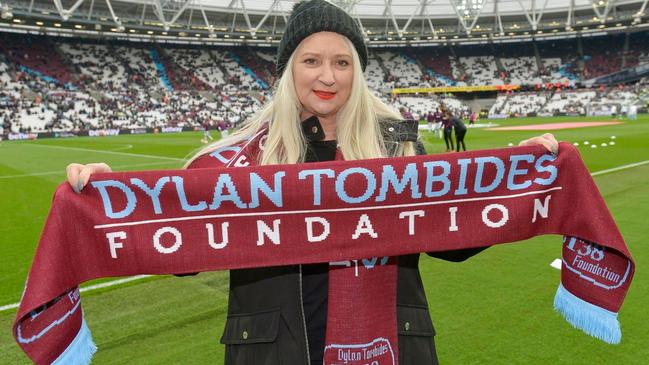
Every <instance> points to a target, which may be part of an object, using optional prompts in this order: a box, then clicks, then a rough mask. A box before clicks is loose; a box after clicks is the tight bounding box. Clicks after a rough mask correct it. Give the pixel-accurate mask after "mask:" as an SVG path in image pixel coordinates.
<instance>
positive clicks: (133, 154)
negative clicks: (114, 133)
mask: <svg viewBox="0 0 649 365" xmlns="http://www.w3.org/2000/svg"><path fill="white" fill-rule="evenodd" d="M23 146H31V147H44V148H59V149H64V150H75V151H84V152H95V153H103V154H107V155H119V156H131V157H141V158H153V159H159V160H170V161H185V159H183V158H176V157H164V156H155V155H143V154H139V153H128V152H116V151H103V150H94V149H91V148H80V147H64V146H52V145H45V144H43V145H40V144H35V143H24V144H23Z"/></svg>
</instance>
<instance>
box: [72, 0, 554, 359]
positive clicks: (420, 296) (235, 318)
mask: <svg viewBox="0 0 649 365" xmlns="http://www.w3.org/2000/svg"><path fill="white" fill-rule="evenodd" d="M367 61H368V55H367V49H366V46H365V42H364V37H363V34H362V32H361V31H360V29H359V27H358V26H357V24H356V22H355V21H354V20H353V19H352V18H351V17H350V16H349V15H348V14H347V13H345V11H343V10H342V9H340V8H339V7H337V6H335V5H332V4H330V3H328V2H326V1H324V0H311V1H307V2H302V3H299V4H297V5H296V6H295V8H294V9H293V12H292V13H291V16H290V18H289V21H288V24H287V27H286V32H285V34H284V37H283V39H282V41H281V43H280V46H279V49H278V61H277V73H276V74H277V81H276V84H275V90H274V97H273V99H272V101H270V102H268V103H267V104H266V105H265V106H264V107H263V108H262V109H261V110H260V111H259V112H257V113H256V114H255V115H253V116H252V117H251V118H250V119H249V121H248V122H247V124H246V125H245V126H244V127H243V128H241V129H240V130H239V131H237V132H236V133H234V134H232V135H231V136H229V137H227V138H224V139H222V140H219V141H217V142H214V143H212V144H210V145H208V146H206V147H205V148H203V149H202V150H201V151H199V152H198V153H197V154H196V155H195V156H194V157H193V158H191V159H190V160H189V161H188V162H187V164H186V165H185V167H186V168H196V167H214V166H223V165H226V166H233V167H235V166H246V165H249V164H260V165H271V164H294V163H306V162H315V161H330V160H334V159H346V160H356V159H369V158H378V157H391V156H404V155H414V154H415V153H417V151H418V152H419V153H423V147H422V146H421V144H418V142H417V124H416V123H407V122H403V121H401V116H400V114H399V113H398V112H397V111H395V110H394V109H392V108H391V107H390V106H388V105H386V104H384V103H383V102H381V101H380V100H379V99H378V98H377V97H375V96H373V95H372V93H371V92H370V90H369V89H368V87H367V84H366V81H365V79H364V75H363V71H364V70H365V67H366V65H367ZM522 144H543V145H545V146H546V147H547V148H548V149H549V150H551V151H556V149H557V146H558V145H557V142H556V141H555V140H554V138H553V137H552V136H551V135H546V136H543V137H536V138H533V139H531V140H528V141H524V142H522ZM107 171H110V168H109V167H108V166H107V165H105V164H89V165H79V164H71V165H69V166H68V180H69V182H70V184H71V185H72V186H73V187H74V188H75V189H76V190H77V191H79V190H81V189H82V188H83V186H84V185H85V183H86V182H87V181H88V178H89V176H90V175H91V174H92V173H96V172H107ZM478 251H479V250H465V251H450V252H443V253H437V254H435V255H434V256H435V257H440V258H443V259H446V260H452V261H462V260H464V259H466V258H468V257H470V256H472V255H473V254H475V253H477V252H478ZM398 261H399V268H398V279H397V280H398V285H397V303H398V305H397V307H398V313H397V321H398V323H397V324H398V326H399V328H403V324H404V322H405V321H406V320H407V321H409V325H410V326H412V328H417V329H418V331H413V332H411V333H403V334H401V333H400V334H399V339H398V342H399V348H400V349H401V350H402V351H399V357H400V361H399V362H400V363H401V364H436V363H437V355H436V352H435V345H434V335H435V331H434V329H433V325H432V322H431V319H430V316H429V312H428V304H427V301H426V296H425V294H424V289H423V285H422V281H421V278H420V275H419V269H418V262H419V255H418V254H415V255H408V256H402V257H399V260H398ZM328 267H329V264H327V263H323V264H310V265H297V266H285V267H268V268H255V269H242V270H232V271H231V273H230V292H229V303H228V321H227V323H226V326H225V331H224V334H223V337H222V338H221V342H222V343H223V344H225V345H226V359H225V363H226V364H304V365H308V364H322V361H323V360H322V358H323V352H324V343H325V333H326V323H327V301H328V291H327V289H328ZM277 308H279V312H280V318H281V320H280V321H273V320H272V316H271V315H270V313H274V312H276V310H277ZM242 331H245V333H244V332H242ZM242 333H244V334H243V336H245V337H246V338H244V340H245V341H242V337H241V336H242ZM411 334H414V335H411Z"/></svg>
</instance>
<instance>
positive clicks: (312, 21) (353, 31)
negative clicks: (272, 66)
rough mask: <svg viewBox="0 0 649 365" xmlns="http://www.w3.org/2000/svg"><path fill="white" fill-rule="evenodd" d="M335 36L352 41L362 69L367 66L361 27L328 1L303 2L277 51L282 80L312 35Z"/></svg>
mask: <svg viewBox="0 0 649 365" xmlns="http://www.w3.org/2000/svg"><path fill="white" fill-rule="evenodd" d="M318 32H335V33H338V34H341V35H344V36H345V37H347V38H349V40H350V41H352V44H353V45H354V48H356V52H358V56H359V58H360V61H361V67H362V69H363V71H365V66H367V47H366V46H365V38H364V37H363V32H361V30H360V28H359V27H358V24H357V23H356V22H355V21H354V19H352V17H351V16H350V15H349V14H347V13H346V12H345V11H344V10H343V9H341V8H339V7H338V6H336V5H333V4H331V3H329V2H327V1H325V0H310V1H302V2H299V3H297V4H295V6H293V11H292V12H291V15H290V16H289V18H288V23H287V24H286V30H285V31H284V36H283V37H282V40H281V41H280V43H279V48H278V49H277V68H276V71H275V75H276V76H277V77H278V78H279V77H281V76H282V73H284V69H285V68H286V63H287V62H288V59H289V58H290V57H291V54H293V52H294V51H295V49H296V48H297V46H298V45H299V44H300V42H302V40H303V39H304V38H306V37H308V36H310V35H311V34H313V33H318Z"/></svg>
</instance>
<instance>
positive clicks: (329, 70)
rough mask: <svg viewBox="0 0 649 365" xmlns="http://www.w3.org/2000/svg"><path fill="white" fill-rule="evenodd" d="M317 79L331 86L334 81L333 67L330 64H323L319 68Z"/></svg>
mask: <svg viewBox="0 0 649 365" xmlns="http://www.w3.org/2000/svg"><path fill="white" fill-rule="evenodd" d="M321 70H322V72H320V77H319V80H320V82H322V83H323V84H325V85H327V86H331V85H333V84H334V83H335V82H336V76H335V74H334V69H333V67H332V66H331V65H327V64H325V65H323V66H322V68H321Z"/></svg>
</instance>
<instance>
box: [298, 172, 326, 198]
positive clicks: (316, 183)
mask: <svg viewBox="0 0 649 365" xmlns="http://www.w3.org/2000/svg"><path fill="white" fill-rule="evenodd" d="M322 175H324V176H326V177H328V178H333V177H334V170H332V169H317V170H302V171H300V172H299V173H298V175H297V177H298V178H299V179H300V180H304V179H306V177H307V176H313V205H320V201H321V197H322V195H321V194H322V193H321V184H320V178H321V177H322Z"/></svg>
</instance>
